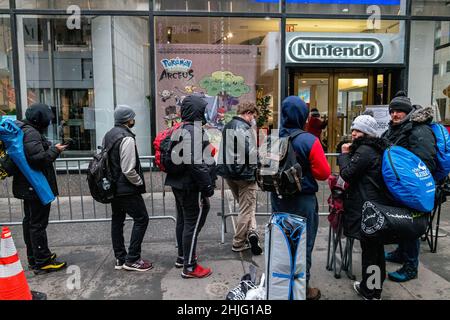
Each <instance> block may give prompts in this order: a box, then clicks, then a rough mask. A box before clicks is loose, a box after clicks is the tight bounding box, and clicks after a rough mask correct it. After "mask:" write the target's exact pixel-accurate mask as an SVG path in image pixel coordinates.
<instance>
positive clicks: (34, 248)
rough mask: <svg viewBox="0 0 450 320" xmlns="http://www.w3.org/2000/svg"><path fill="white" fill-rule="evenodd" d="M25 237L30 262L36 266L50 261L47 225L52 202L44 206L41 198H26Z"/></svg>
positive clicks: (24, 203)
mask: <svg viewBox="0 0 450 320" xmlns="http://www.w3.org/2000/svg"><path fill="white" fill-rule="evenodd" d="M23 205H24V218H23V225H22V227H23V238H24V241H25V244H26V246H27V256H28V263H30V264H31V265H33V264H35V265H36V266H38V267H39V266H42V265H45V264H46V263H47V262H49V261H50V257H51V255H52V253H51V252H50V249H49V248H48V240H47V226H48V219H49V216H50V208H51V204H49V205H46V206H44V205H43V204H42V203H41V201H39V200H24V202H23Z"/></svg>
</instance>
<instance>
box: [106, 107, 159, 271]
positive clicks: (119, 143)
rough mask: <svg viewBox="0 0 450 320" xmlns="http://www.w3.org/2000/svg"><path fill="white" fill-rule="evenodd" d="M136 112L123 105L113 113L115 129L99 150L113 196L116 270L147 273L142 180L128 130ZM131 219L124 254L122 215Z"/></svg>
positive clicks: (142, 174)
mask: <svg viewBox="0 0 450 320" xmlns="http://www.w3.org/2000/svg"><path fill="white" fill-rule="evenodd" d="M135 117H136V113H135V112H134V110H133V109H132V108H130V107H129V106H126V105H121V106H118V107H117V108H116V109H115V110H114V123H115V126H114V128H112V129H111V130H109V131H108V132H107V133H106V135H105V138H104V139H103V148H106V149H107V150H109V151H108V157H109V163H110V168H111V174H112V177H113V181H114V184H115V185H114V187H115V194H114V198H113V200H112V202H111V209H112V221H111V237H112V244H113V250H114V256H115V258H116V264H115V267H114V268H115V269H116V270H122V269H125V270H128V271H148V270H150V269H152V268H153V264H152V263H151V262H149V261H147V260H144V259H142V257H141V246H142V241H143V239H144V236H145V232H146V231H147V226H148V222H149V217H148V212H147V208H146V206H145V202H144V199H143V198H142V194H143V193H145V180H144V173H143V171H142V167H141V163H140V161H139V153H138V150H137V147H136V136H135V134H134V133H133V132H132V131H131V130H130V129H131V128H133V127H134V126H135V124H136V120H135ZM127 214H128V215H130V216H131V217H132V218H133V220H134V225H133V231H132V232H131V240H130V246H129V248H128V252H127V250H126V249H125V243H124V239H123V226H124V222H125V218H126V215H127Z"/></svg>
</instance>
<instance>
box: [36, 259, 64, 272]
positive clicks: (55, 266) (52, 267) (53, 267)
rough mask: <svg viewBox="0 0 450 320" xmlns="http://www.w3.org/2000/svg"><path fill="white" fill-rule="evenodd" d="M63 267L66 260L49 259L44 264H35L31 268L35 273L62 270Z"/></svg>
mask: <svg viewBox="0 0 450 320" xmlns="http://www.w3.org/2000/svg"><path fill="white" fill-rule="evenodd" d="M65 267H67V263H66V262H60V261H58V260H56V259H53V260H50V261H49V262H48V263H47V264H44V265H42V266H40V267H38V266H35V267H34V269H33V272H34V274H35V275H40V274H45V273H50V272H56V271H60V270H63V269H64V268H65Z"/></svg>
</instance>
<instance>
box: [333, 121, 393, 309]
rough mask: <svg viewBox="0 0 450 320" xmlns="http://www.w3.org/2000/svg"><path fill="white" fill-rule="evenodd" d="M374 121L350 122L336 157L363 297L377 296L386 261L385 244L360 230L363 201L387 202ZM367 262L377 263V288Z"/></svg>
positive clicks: (381, 147) (347, 233)
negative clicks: (357, 249) (356, 245)
mask: <svg viewBox="0 0 450 320" xmlns="http://www.w3.org/2000/svg"><path fill="white" fill-rule="evenodd" d="M376 129H377V121H376V120H375V119H374V118H373V117H372V116H370V115H361V116H359V117H357V118H356V119H355V120H354V121H353V124H352V127H351V130H352V140H353V143H352V144H349V143H347V144H344V145H343V146H342V154H341V155H340V156H339V158H338V164H339V166H340V175H341V177H342V179H344V180H345V181H346V182H348V183H349V188H348V189H347V190H346V193H345V194H346V198H345V201H344V211H345V213H344V215H343V227H344V234H345V236H347V237H350V238H355V239H359V240H360V242H361V249H362V253H361V256H362V258H361V260H362V261H361V262H362V280H361V282H355V283H354V285H353V287H354V289H355V290H356V291H357V293H358V294H360V295H361V296H362V297H363V298H364V299H366V300H372V299H380V298H381V291H382V286H383V282H384V279H385V277H386V263H385V259H384V245H383V243H382V242H380V241H378V240H373V239H366V238H364V237H362V234H361V218H362V208H363V204H364V202H366V201H370V200H372V201H376V202H377V203H380V204H385V205H389V204H390V199H389V198H387V197H386V190H387V189H386V186H385V184H384V181H383V177H382V175H381V166H382V157H383V153H384V150H386V148H387V147H388V143H387V141H386V140H384V139H381V138H377V132H376ZM370 266H378V268H379V270H380V272H379V278H378V279H376V280H377V281H376V282H377V283H378V284H379V287H378V288H373V287H371V286H370V285H369V283H368V282H369V277H371V276H372V274H373V271H370V270H368V268H369V267H370Z"/></svg>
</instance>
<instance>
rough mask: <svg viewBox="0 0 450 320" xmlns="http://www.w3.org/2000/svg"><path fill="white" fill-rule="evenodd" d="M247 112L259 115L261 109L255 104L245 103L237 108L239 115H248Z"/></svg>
mask: <svg viewBox="0 0 450 320" xmlns="http://www.w3.org/2000/svg"><path fill="white" fill-rule="evenodd" d="M247 112H251V113H255V114H256V115H257V116H258V115H259V107H258V106H257V105H256V104H255V103H253V102H243V103H241V104H239V105H238V107H237V114H239V115H241V114H246V113H247Z"/></svg>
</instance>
